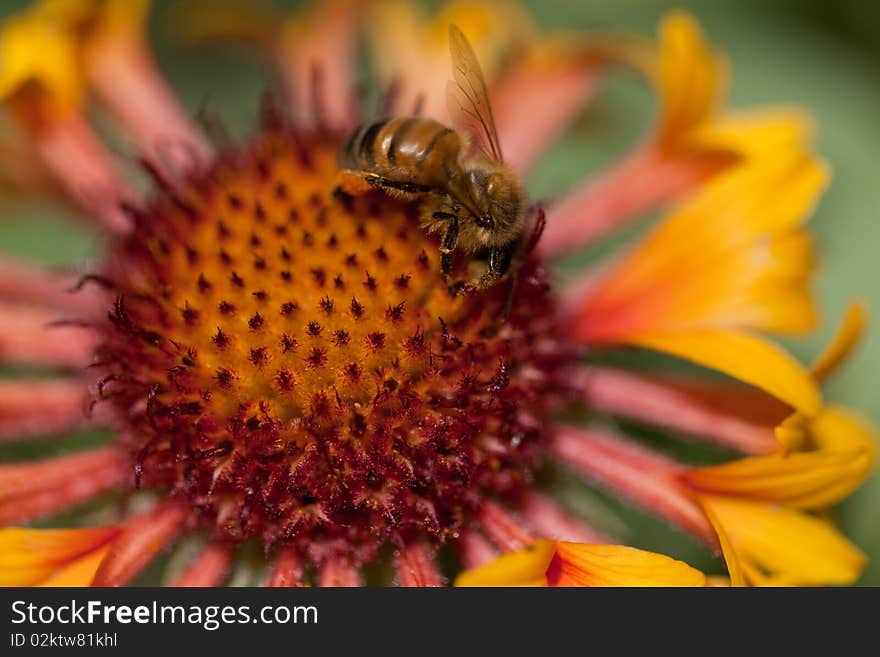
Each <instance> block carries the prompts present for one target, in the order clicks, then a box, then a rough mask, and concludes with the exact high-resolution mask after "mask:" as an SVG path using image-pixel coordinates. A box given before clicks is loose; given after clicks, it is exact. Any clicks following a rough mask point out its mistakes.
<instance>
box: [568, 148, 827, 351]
mask: <svg viewBox="0 0 880 657" xmlns="http://www.w3.org/2000/svg"><path fill="white" fill-rule="evenodd" d="M826 180H827V174H826V171H825V167H824V166H823V165H822V164H821V163H819V162H817V161H815V160H813V159H812V158H810V157H809V156H807V155H806V154H804V153H800V152H798V153H791V152H789V153H780V154H778V155H777V156H776V157H774V158H772V159H770V158H767V159H766V160H762V161H760V162H753V163H749V164H743V165H740V166H737V167H734V168H733V169H731V170H729V171H728V172H726V173H723V174H719V175H718V176H716V177H715V178H713V179H712V181H711V182H710V183H708V184H707V185H706V186H705V187H704V188H703V189H702V190H701V191H700V192H698V193H696V194H695V195H694V196H693V197H691V198H690V199H689V200H688V201H686V202H684V203H683V204H682V205H681V206H680V207H679V208H677V209H676V210H674V211H673V212H672V213H670V215H669V216H668V217H667V218H666V219H664V220H662V221H661V223H660V224H659V225H658V227H657V228H656V229H655V231H654V232H653V234H652V235H650V236H649V237H648V239H646V240H645V241H644V242H642V244H641V245H640V246H639V247H638V248H637V249H636V250H635V251H634V252H633V253H632V254H631V255H629V257H626V258H625V259H623V260H622V261H620V262H619V263H616V264H614V265H613V266H612V267H611V268H610V269H608V270H607V272H605V273H603V274H602V275H601V276H600V277H599V278H598V279H597V280H595V281H592V282H590V284H589V285H588V286H587V288H586V291H585V292H584V293H582V294H581V295H580V298H579V299H578V298H577V297H574V298H573V299H572V300H570V301H569V302H568V303H569V304H570V311H569V312H570V314H571V320H570V327H571V332H572V333H573V334H574V336H575V337H577V338H579V339H582V340H585V341H587V342H603V343H608V342H619V343H628V342H632V341H633V340H634V338H637V337H638V336H639V335H640V334H645V333H652V334H654V333H659V332H664V333H672V332H678V331H682V330H686V329H706V328H754V329H761V330H770V331H785V332H797V331H802V330H805V329H807V328H810V327H811V326H812V325H813V324H814V322H815V309H814V304H813V300H812V297H811V295H810V293H809V289H808V287H807V284H808V282H809V279H810V277H811V275H812V273H813V270H814V265H815V263H814V257H813V253H812V243H811V240H810V239H809V238H808V237H807V236H806V235H805V234H804V233H802V232H800V228H799V226H800V224H801V223H802V222H803V221H804V220H805V219H806V217H807V216H808V214H809V213H810V212H811V210H812V208H813V205H814V204H815V202H816V198H817V197H818V194H819V192H820V191H821V190H822V189H823V188H824V186H825V183H826Z"/></svg>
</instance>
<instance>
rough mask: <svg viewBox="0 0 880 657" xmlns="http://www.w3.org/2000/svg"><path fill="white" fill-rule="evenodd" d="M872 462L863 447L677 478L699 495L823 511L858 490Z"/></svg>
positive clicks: (742, 463) (757, 459)
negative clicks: (750, 500) (696, 490)
mask: <svg viewBox="0 0 880 657" xmlns="http://www.w3.org/2000/svg"><path fill="white" fill-rule="evenodd" d="M873 460H874V459H873V449H872V447H869V446H867V445H865V446H863V447H861V448H858V449H850V450H845V451H831V450H821V449H820V450H817V451H813V452H794V453H791V454H782V453H775V454H768V455H767V456H752V457H748V458H743V459H739V460H737V461H732V462H730V463H725V464H723V465H716V466H710V467H705V468H695V469H693V470H690V471H688V472H687V473H686V474H684V475H683V476H682V478H683V480H684V481H686V482H687V483H688V484H689V485H690V486H692V487H694V488H696V489H698V490H701V491H706V492H712V493H721V494H727V495H736V496H738V497H743V498H749V499H753V500H755V501H764V502H775V503H779V504H784V505H786V506H790V507H794V508H799V509H822V508H825V507H828V506H831V505H833V504H836V503H837V502H839V501H840V500H842V499H843V498H845V497H846V496H847V495H849V494H850V493H851V492H852V491H853V490H855V488H857V487H858V486H859V485H861V483H862V482H863V481H864V479H865V477H866V476H867V474H868V472H869V470H870V468H871V464H872V463H873Z"/></svg>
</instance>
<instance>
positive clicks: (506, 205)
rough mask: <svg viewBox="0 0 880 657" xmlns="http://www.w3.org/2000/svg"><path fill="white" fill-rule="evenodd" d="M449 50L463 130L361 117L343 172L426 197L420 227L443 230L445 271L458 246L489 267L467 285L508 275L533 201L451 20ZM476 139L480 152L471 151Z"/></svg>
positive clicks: (417, 120)
mask: <svg viewBox="0 0 880 657" xmlns="http://www.w3.org/2000/svg"><path fill="white" fill-rule="evenodd" d="M449 50H450V53H451V54H452V79H451V80H450V81H449V84H448V85H447V96H448V99H449V105H450V110H451V111H452V113H453V116H454V117H456V119H457V120H456V123H460V124H461V125H462V127H464V128H466V132H465V134H462V133H461V132H459V131H457V130H455V129H453V128H450V127H448V126H445V125H443V124H442V123H439V122H438V121H435V120H433V119H430V118H425V117H419V116H408V117H397V118H390V119H388V118H386V119H381V120H378V121H374V122H372V123H367V124H364V125H362V126H360V127H359V128H358V129H356V130H355V131H354V132H353V133H352V134H351V136H350V137H349V139H348V140H347V141H346V143H345V144H344V145H343V147H342V149H341V150H340V153H339V165H340V168H341V169H343V172H342V178H341V179H345V176H346V175H347V176H355V177H357V178H358V179H360V180H362V181H363V182H365V183H366V185H367V187H366V188H374V189H380V190H382V191H384V192H386V193H387V194H389V195H391V196H393V197H397V198H403V199H408V200H412V199H418V198H423V199H424V201H425V202H424V205H423V206H422V220H421V222H422V227H423V228H424V229H425V230H427V231H429V232H434V233H440V234H442V238H441V245H440V252H441V256H440V264H441V269H442V270H443V273H444V274H446V275H447V276H448V275H449V273H450V271H451V268H452V254H453V252H454V251H455V250H456V249H458V250H460V251H462V252H464V253H466V254H469V255H471V256H473V257H474V259H472V261H471V262H472V264H478V263H476V262H475V261H476V258H477V256H479V257H480V258H482V259H484V263H483V265H482V269H484V271H482V273H481V274H479V275H474V276H473V278H472V279H471V280H470V281H469V282H468V283H466V284H465V287H466V288H471V289H484V288H487V287H489V286H491V285H493V284H494V283H496V282H498V281H499V280H501V279H502V278H503V277H504V276H506V275H507V274H508V273H509V272H510V270H511V266H512V265H513V264H514V261H515V260H516V259H517V255H518V254H519V253H521V250H522V247H523V233H524V226H525V223H526V216H527V213H528V211H529V202H528V198H527V196H526V193H525V190H524V189H523V186H522V184H521V183H520V180H519V178H518V176H517V175H516V173H514V171H513V170H512V169H511V168H510V167H509V166H507V165H506V164H505V163H504V158H503V156H502V153H501V145H500V143H499V141H498V131H497V129H496V127H495V118H494V116H493V115H492V108H491V105H490V104H489V93H488V89H487V87H486V81H485V78H484V77H483V72H482V70H481V69H480V64H479V62H478V61H477V57H476V55H475V54H474V50H473V48H472V47H471V45H470V43H468V40H467V38H466V37H465V36H464V34H462V32H461V30H460V29H459V28H458V27H456V26H455V25H450V26H449ZM472 140H473V141H472ZM472 145H476V146H477V147H478V152H475V153H473V154H471V153H469V151H472V150H473V149H471V148H470V147H471V146H472ZM341 187H342V188H343V191H348V189H346V188H345V185H341ZM349 187H351V186H349ZM478 271H479V268H478Z"/></svg>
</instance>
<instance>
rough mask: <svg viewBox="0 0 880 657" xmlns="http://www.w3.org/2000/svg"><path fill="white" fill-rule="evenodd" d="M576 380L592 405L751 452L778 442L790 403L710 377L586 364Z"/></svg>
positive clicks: (766, 450)
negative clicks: (693, 377)
mask: <svg viewBox="0 0 880 657" xmlns="http://www.w3.org/2000/svg"><path fill="white" fill-rule="evenodd" d="M573 384H574V385H575V386H576V387H577V388H578V389H580V390H581V392H582V393H583V395H584V398H585V401H586V402H587V404H589V406H590V408H594V409H597V410H600V411H606V412H609V413H613V414H615V415H619V416H621V417H626V418H629V419H633V420H637V421H641V422H646V423H649V424H653V425H655V426H658V427H662V428H664V429H671V430H673V431H680V432H682V433H685V434H688V435H690V436H693V437H696V438H700V439H703V440H705V441H707V442H711V443H715V444H717V445H723V446H725V447H730V448H732V449H735V450H739V451H741V452H744V453H747V454H767V453H770V452H772V451H774V450H776V449H777V448H778V444H777V442H776V437H775V435H774V432H773V427H775V426H776V425H777V424H779V423H780V422H781V421H782V420H783V419H784V418H785V417H786V416H787V415H788V414H789V413H790V412H791V409H790V408H789V407H788V406H785V405H784V404H782V403H780V402H778V401H776V400H775V399H773V398H772V397H770V396H769V395H767V394H766V393H763V392H761V391H759V390H756V389H754V388H751V387H747V386H743V385H737V384H733V383H727V382H721V381H710V380H703V381H697V380H686V379H683V378H677V379H676V378H672V377H665V378H660V377H657V376H648V375H639V374H633V373H631V372H624V371H622V370H613V369H607V368H601V367H590V368H589V369H583V370H581V371H579V372H577V373H576V374H575V375H574V380H573Z"/></svg>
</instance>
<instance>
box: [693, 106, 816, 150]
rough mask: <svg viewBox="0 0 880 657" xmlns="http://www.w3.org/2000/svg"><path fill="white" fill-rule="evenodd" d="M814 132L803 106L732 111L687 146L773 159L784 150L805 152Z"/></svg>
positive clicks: (706, 125)
mask: <svg viewBox="0 0 880 657" xmlns="http://www.w3.org/2000/svg"><path fill="white" fill-rule="evenodd" d="M814 132H815V121H814V120H813V117H812V116H811V115H810V114H809V113H807V112H805V111H804V110H802V109H801V108H799V107H778V108H761V109H754V110H731V111H726V112H724V113H723V114H721V115H716V116H714V117H713V118H712V120H711V121H707V122H705V123H703V124H701V125H700V126H698V127H696V128H694V129H693V130H691V131H690V133H688V135H687V138H686V139H685V140H684V145H686V146H687V147H689V148H694V149H701V150H719V151H728V152H732V153H736V154H738V155H740V156H742V157H758V156H772V155H773V153H774V152H778V151H779V150H780V149H789V150H790V149H798V150H803V149H804V148H806V147H808V146H809V145H810V144H811V142H812V141H813V135H814Z"/></svg>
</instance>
